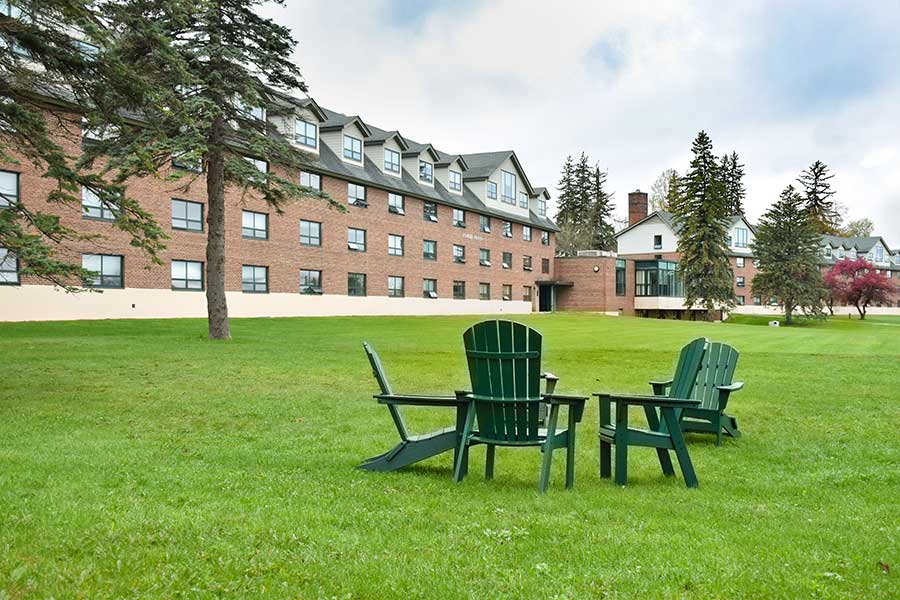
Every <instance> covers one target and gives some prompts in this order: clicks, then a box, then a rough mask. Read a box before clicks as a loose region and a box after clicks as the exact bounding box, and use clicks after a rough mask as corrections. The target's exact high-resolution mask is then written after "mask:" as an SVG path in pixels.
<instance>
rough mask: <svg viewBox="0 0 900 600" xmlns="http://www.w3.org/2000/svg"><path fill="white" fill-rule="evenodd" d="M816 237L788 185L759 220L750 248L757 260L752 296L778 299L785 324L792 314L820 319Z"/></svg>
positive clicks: (822, 293) (821, 289) (821, 291)
mask: <svg viewBox="0 0 900 600" xmlns="http://www.w3.org/2000/svg"><path fill="white" fill-rule="evenodd" d="M819 239H820V237H819V234H818V233H817V232H816V230H815V227H814V226H813V223H812V221H810V219H809V216H808V215H807V213H806V210H805V209H804V206H803V197H802V196H801V195H800V194H798V193H797V191H796V190H795V189H794V186H792V185H789V186H788V187H787V188H785V190H784V191H783V192H781V197H780V199H779V200H778V202H776V203H775V204H774V205H773V206H772V207H771V208H769V210H768V211H766V213H765V214H764V215H763V216H762V218H761V219H760V221H759V225H758V226H757V228H756V239H755V241H754V242H753V244H752V245H751V249H752V250H753V254H754V255H755V256H756V257H757V260H759V272H758V273H757V274H756V276H755V277H754V278H753V293H754V294H755V295H757V296H760V297H762V298H774V299H777V300H778V301H779V302H780V303H781V304H782V306H784V319H785V323H786V324H788V325H790V324H791V323H792V322H793V317H794V312H796V311H797V310H799V311H801V312H802V313H803V314H805V315H807V316H815V317H821V316H823V311H822V306H823V302H824V299H825V288H824V286H823V283H822V275H821V274H820V273H819V270H818V269H817V268H816V267H817V266H818V264H819V254H818V250H819Z"/></svg>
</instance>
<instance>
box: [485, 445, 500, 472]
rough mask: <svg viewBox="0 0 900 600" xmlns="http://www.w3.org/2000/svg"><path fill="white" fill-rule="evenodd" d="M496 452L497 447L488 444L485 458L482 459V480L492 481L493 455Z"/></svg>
mask: <svg viewBox="0 0 900 600" xmlns="http://www.w3.org/2000/svg"><path fill="white" fill-rule="evenodd" d="M496 450H497V447H496V446H495V445H493V444H488V447H487V456H486V457H485V459H484V478H485V479H493V478H494V453H495V451H496Z"/></svg>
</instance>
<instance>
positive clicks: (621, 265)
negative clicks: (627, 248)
mask: <svg viewBox="0 0 900 600" xmlns="http://www.w3.org/2000/svg"><path fill="white" fill-rule="evenodd" d="M627 270H628V266H627V263H626V262H625V259H624V258H617V259H616V273H615V277H616V278H615V285H616V296H625V295H627V293H628V276H627Z"/></svg>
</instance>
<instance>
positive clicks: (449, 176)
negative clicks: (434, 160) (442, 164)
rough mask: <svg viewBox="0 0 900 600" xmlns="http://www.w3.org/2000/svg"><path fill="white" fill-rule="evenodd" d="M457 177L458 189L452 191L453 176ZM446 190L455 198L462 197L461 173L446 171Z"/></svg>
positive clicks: (451, 170)
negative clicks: (455, 196) (454, 195)
mask: <svg viewBox="0 0 900 600" xmlns="http://www.w3.org/2000/svg"><path fill="white" fill-rule="evenodd" d="M454 174H456V175H459V189H458V190H454V189H453V175H454ZM447 190H448V191H449V192H450V193H451V194H456V195H457V196H462V195H463V180H462V171H454V170H453V169H448V170H447Z"/></svg>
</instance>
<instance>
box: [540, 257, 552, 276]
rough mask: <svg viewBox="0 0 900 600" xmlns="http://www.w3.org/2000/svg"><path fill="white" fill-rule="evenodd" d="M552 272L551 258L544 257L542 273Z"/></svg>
mask: <svg viewBox="0 0 900 600" xmlns="http://www.w3.org/2000/svg"><path fill="white" fill-rule="evenodd" d="M549 272H550V259H549V258H542V259H541V273H549Z"/></svg>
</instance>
